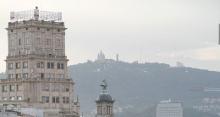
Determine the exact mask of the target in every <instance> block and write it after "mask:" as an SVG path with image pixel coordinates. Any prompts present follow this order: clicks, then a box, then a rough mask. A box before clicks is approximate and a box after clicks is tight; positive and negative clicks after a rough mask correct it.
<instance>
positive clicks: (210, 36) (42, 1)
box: [0, 0, 220, 72]
mask: <svg viewBox="0 0 220 117" xmlns="http://www.w3.org/2000/svg"><path fill="white" fill-rule="evenodd" d="M0 5H1V7H0V14H1V15H0V16H1V17H0V38H1V39H0V47H1V49H0V72H4V71H5V61H4V60H5V59H6V56H7V51H8V50H7V47H8V46H7V43H8V42H7V32H6V30H5V28H6V27H7V22H8V21H9V14H10V11H23V10H31V9H34V8H35V6H38V7H39V9H40V10H43V11H60V12H62V13H63V21H64V22H65V26H66V27H67V28H68V29H67V30H66V55H67V56H68V58H69V60H70V61H69V64H77V63H83V62H86V61H87V60H95V59H96V56H97V54H98V52H99V51H101V50H102V51H103V52H104V53H105V55H106V57H107V58H110V59H115V56H116V54H119V59H120V60H122V61H127V62H133V61H139V62H142V63H145V62H160V63H168V64H170V65H172V66H175V64H176V62H177V61H178V62H181V63H183V64H184V65H185V66H189V67H195V68H202V69H208V70H215V71H220V45H218V38H219V37H218V35H219V24H220V0H0Z"/></svg>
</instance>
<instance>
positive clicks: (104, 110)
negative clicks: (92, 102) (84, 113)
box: [96, 80, 114, 117]
mask: <svg viewBox="0 0 220 117" xmlns="http://www.w3.org/2000/svg"><path fill="white" fill-rule="evenodd" d="M100 86H101V87H102V91H101V93H100V95H99V97H98V99H97V100H96V108H97V114H96V117H114V112H113V104H114V100H113V99H112V97H111V95H110V94H109V93H108V89H107V87H108V85H107V83H106V81H105V80H103V82H102V84H101V85H100Z"/></svg>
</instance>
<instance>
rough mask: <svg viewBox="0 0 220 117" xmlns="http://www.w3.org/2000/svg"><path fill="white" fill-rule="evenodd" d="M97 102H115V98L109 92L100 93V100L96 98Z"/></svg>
mask: <svg viewBox="0 0 220 117" xmlns="http://www.w3.org/2000/svg"><path fill="white" fill-rule="evenodd" d="M96 102H97V103H98V102H109V103H113V102H114V100H113V99H112V97H111V96H110V95H109V94H100V95H99V97H98V100H96Z"/></svg>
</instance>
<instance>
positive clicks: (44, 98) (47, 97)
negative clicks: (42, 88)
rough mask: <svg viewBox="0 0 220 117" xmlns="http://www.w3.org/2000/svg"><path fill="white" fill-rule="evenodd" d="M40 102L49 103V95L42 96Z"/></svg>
mask: <svg viewBox="0 0 220 117" xmlns="http://www.w3.org/2000/svg"><path fill="white" fill-rule="evenodd" d="M42 102H43V103H49V102H50V98H49V96H42Z"/></svg>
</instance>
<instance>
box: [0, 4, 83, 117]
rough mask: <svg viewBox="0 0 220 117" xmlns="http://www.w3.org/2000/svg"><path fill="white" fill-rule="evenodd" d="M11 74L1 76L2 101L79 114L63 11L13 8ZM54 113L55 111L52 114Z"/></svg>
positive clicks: (8, 63)
mask: <svg viewBox="0 0 220 117" xmlns="http://www.w3.org/2000/svg"><path fill="white" fill-rule="evenodd" d="M6 29H7V31H8V56H7V58H6V67H7V68H6V74H7V78H6V79H2V80H0V88H1V90H0V103H1V104H3V105H9V104H10V105H14V106H15V107H21V108H37V109H43V110H44V112H45V113H44V115H45V117H50V116H49V115H52V116H53V117H60V116H61V115H60V113H62V114H63V115H62V117H63V116H65V115H66V114H67V115H74V116H79V112H76V111H74V110H79V109H78V108H79V102H74V87H73V86H74V82H73V80H72V79H71V78H70V77H69V76H68V72H67V71H68V70H67V62H68V59H67V56H66V55H65V30H66V28H65V25H64V22H62V13H60V12H49V11H40V10H39V9H38V7H36V8H35V9H34V10H31V11H21V12H11V16H10V22H9V23H8V27H7V28H6ZM51 113H52V114H51ZM71 117H72V116H71Z"/></svg>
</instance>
